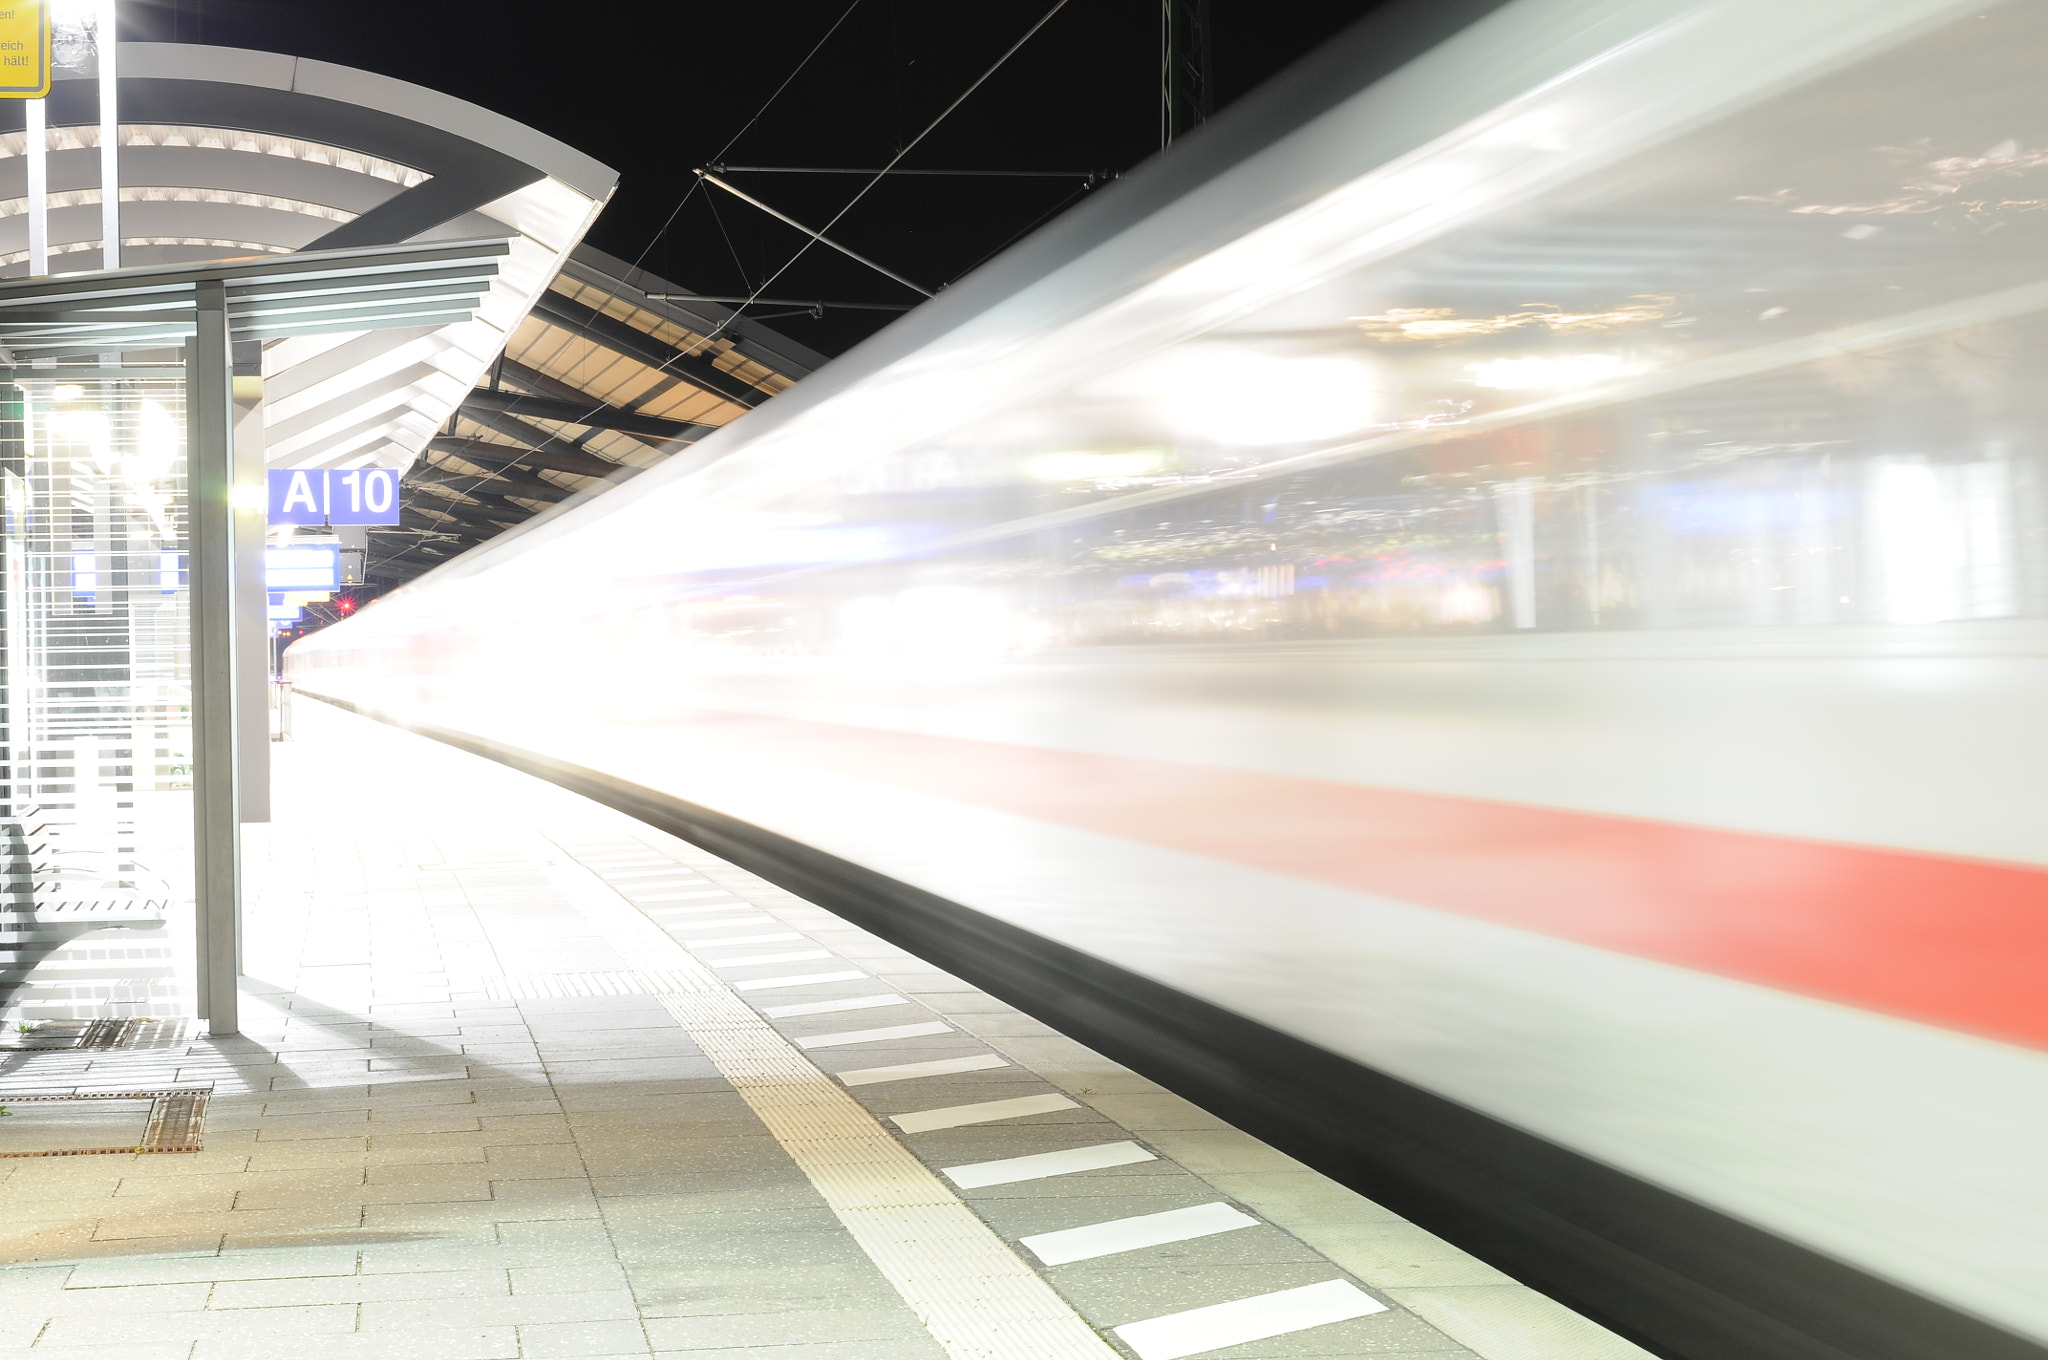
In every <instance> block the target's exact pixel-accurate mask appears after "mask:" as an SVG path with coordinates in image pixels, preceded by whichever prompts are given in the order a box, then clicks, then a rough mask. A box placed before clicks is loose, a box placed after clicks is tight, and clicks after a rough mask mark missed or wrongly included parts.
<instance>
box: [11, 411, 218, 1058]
mask: <svg viewBox="0 0 2048 1360" xmlns="http://www.w3.org/2000/svg"><path fill="white" fill-rule="evenodd" d="M0 405H4V408H5V409H4V410H0V420H4V421H5V422H7V423H6V424H4V425H0V502H4V504H0V513H4V532H0V541H4V549H5V557H4V562H0V611H4V615H5V634H4V663H5V676H6V692H5V693H6V705H7V714H6V717H7V734H8V741H9V748H8V755H9V756H10V757H11V760H10V762H9V764H8V765H7V772H6V779H5V782H4V788H0V836H4V840H5V847H4V848H5V854H6V866H5V867H6V876H7V887H6V892H5V896H4V901H0V911H4V913H5V916H6V920H7V924H8V927H9V939H8V942H7V943H8V952H7V954H6V955H5V956H4V957H0V1006H4V1007H5V1008H7V1009H9V1010H10V1011H11V1012H13V1013H15V1014H19V1015H21V1016H24V1017H27V1018H29V1019H35V1018H45V1017H74V1016H104V1015H116V1016H119V1015H150V1014H166V1015H177V1014H181V1013H185V1012H187V1011H188V1010H189V1005H188V1002H187V1001H186V1000H185V999H183V993H184V990H185V989H186V988H187V987H188V986H189V976H188V975H187V970H188V969H189V960H187V959H184V958H182V957H181V953H182V951H183V948H184V947H183V946H181V945H180V944H178V943H175V942H178V941H182V940H183V939H184V938H185V937H186V936H188V935H189V933H190V931H189V912H190V904H191V896H192V807H191V797H192V795H191V786H192V774H191V770H192V737H191V731H192V727H191V698H190V693H189V689H188V685H189V674H190V667H189V656H188V651H187V648H188V645H189V631H190V630H189V622H188V619H189V614H188V601H187V598H186V591H185V586H184V570H183V567H184V551H185V542H184V477H185V472H184V416H183V395H182V387H181V385H180V384H178V383H176V382H165V381H149V380H135V379H124V380H120V381H111V380H88V381H78V382H63V383H56V382H49V381H41V382H33V381H32V382H28V383H25V384H23V385H21V386H18V387H0ZM181 920H182V921H184V922H185V928H184V929H183V930H180V929H178V928H177V927H176V926H175V925H174V924H172V923H174V922H177V921H181ZM39 965H48V966H47V967H44V968H43V969H42V971H41V972H39V973H38V974H37V975H36V976H35V977H34V978H33V979H28V978H26V974H27V973H28V971H29V970H31V969H35V968H37V967H38V966H39Z"/></svg>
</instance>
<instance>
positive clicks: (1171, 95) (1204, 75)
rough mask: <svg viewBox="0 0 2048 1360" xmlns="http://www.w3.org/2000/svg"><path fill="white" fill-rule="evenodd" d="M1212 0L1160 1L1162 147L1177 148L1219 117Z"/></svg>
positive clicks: (1160, 132)
mask: <svg viewBox="0 0 2048 1360" xmlns="http://www.w3.org/2000/svg"><path fill="white" fill-rule="evenodd" d="M1212 69H1213V68H1212V63H1211V52H1210V45H1209V0H1160V6H1159V145H1160V146H1161V147H1168V146H1171V145H1173V140H1174V138H1176V137H1183V136H1186V135H1187V134H1188V133H1190V132H1193V131H1194V130H1195V128H1196V127H1198V126H1200V125H1201V124H1202V123H1204V122H1206V121H1208V118H1209V115H1210V114H1211V113H1213V112H1215V107H1216V92H1215V90H1214V89H1213V88H1211V86H1212V83H1213V82H1212V78H1211V74H1210V72H1211V70H1212Z"/></svg>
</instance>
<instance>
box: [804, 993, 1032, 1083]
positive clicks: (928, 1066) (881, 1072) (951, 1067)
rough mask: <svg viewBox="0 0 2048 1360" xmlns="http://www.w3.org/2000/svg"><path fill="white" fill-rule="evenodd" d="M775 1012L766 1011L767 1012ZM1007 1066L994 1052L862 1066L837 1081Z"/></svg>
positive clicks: (868, 1080)
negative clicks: (884, 1065)
mask: <svg viewBox="0 0 2048 1360" xmlns="http://www.w3.org/2000/svg"><path fill="white" fill-rule="evenodd" d="M774 1013H775V1012H774V1011H770V1012H769V1014H770V1015H773V1014H774ZM1009 1065H1010V1064H1009V1063H1007V1062H1005V1061H1004V1060H1003V1059H1001V1058H998V1057H997V1056H996V1055H995V1054H993V1053H977V1054H975V1055H974V1056H973V1057H971V1058H935V1059H933V1060H932V1061H931V1062H914V1063H893V1064H891V1065H890V1066H888V1067H863V1068H861V1069H859V1070H858V1071H855V1072H841V1073H840V1074H839V1080H840V1081H841V1082H842V1083H844V1084H845V1085H847V1086H875V1085H878V1084H880V1083H881V1082H885V1081H910V1080H912V1079H914V1078H916V1077H950V1076H952V1075H954V1074H955V1073H958V1072H986V1071H988V1070H989V1069H990V1068H991V1067H1008V1066H1009Z"/></svg>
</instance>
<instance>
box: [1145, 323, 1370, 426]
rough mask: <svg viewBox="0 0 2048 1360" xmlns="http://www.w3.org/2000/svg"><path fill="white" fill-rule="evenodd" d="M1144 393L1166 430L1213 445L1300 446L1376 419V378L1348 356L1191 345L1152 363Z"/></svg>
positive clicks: (1363, 363)
mask: <svg viewBox="0 0 2048 1360" xmlns="http://www.w3.org/2000/svg"><path fill="white" fill-rule="evenodd" d="M1149 370H1150V371H1149V373H1148V374H1147V378H1148V385H1149V386H1151V387H1152V389H1153V390H1154V392H1155V393H1156V394H1157V397H1158V400H1159V404H1160V408H1161V413H1162V414H1163V415H1164V416H1165V417H1166V420H1167V423H1168V424H1170V425H1172V426H1173V427H1174V428H1175V429H1176V430H1179V431H1180V432H1181V433H1182V434H1186V435H1191V436H1193V437H1194V438H1197V439H1204V440H1209V441H1212V442H1214V443H1218V444H1251V445H1258V444H1303V443H1309V442H1312V441H1315V440H1320V439H1334V438H1336V437H1337V436H1339V435H1345V434H1350V433H1352V432H1354V431H1356V430H1362V429H1364V428H1365V427H1366V426H1368V425H1370V424H1372V423H1373V421H1374V420H1375V419H1376V418H1377V416H1378V414H1379V388H1380V382H1379V376H1378V374H1377V373H1376V372H1375V371H1374V368H1373V366H1372V364H1371V363H1370V362H1369V361H1368V360H1366V359H1364V358H1362V357H1359V356H1356V355H1350V354H1304V355H1279V354H1267V353H1263V352H1261V351H1259V350H1255V349H1248V348H1242V347H1238V346H1230V345H1193V346H1188V347H1186V348H1184V349H1180V350H1175V351H1173V352H1171V353H1169V354H1166V355H1164V356H1162V357H1161V358H1160V359H1157V360H1155V361H1153V363H1152V364H1151V365H1149Z"/></svg>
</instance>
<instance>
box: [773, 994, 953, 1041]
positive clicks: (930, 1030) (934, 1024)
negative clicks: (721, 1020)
mask: <svg viewBox="0 0 2048 1360" xmlns="http://www.w3.org/2000/svg"><path fill="white" fill-rule="evenodd" d="M737 985H738V986H741V987H744V986H746V985H747V984H746V983H744V982H742V983H739V984H737ZM952 1032H953V1027H952V1026H951V1025H948V1024H945V1023H944V1022H942V1021H938V1020H927V1021H925V1022H924V1023H923V1024H921V1025H891V1026H889V1027H888V1028H886V1029H846V1030H841V1031H839V1033H837V1034H813V1035H812V1036H811V1037H810V1038H808V1039H798V1040H796V1046H797V1047H798V1048H844V1047H846V1046H847V1045H848V1044H878V1043H881V1042H882V1041H883V1040H884V1039H922V1038H923V1037H924V1036H926V1035H927V1034H951V1033H952Z"/></svg>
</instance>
